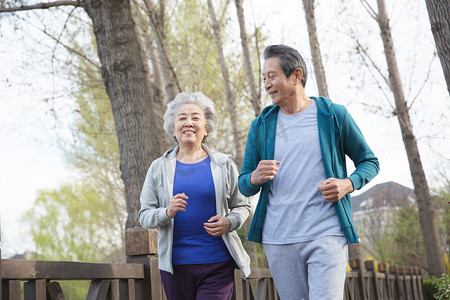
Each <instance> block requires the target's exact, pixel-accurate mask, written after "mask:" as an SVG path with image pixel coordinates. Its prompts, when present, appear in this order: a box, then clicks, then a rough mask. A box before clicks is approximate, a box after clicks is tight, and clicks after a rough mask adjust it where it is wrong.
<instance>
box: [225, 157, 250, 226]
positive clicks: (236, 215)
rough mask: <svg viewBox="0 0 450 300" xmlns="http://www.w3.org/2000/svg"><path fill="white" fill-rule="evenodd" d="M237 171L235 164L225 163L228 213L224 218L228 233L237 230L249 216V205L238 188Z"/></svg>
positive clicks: (229, 161) (230, 161) (231, 162)
mask: <svg viewBox="0 0 450 300" xmlns="http://www.w3.org/2000/svg"><path fill="white" fill-rule="evenodd" d="M238 174H239V173H238V170H237V167H236V164H235V163H234V162H233V161H232V160H231V158H230V159H228V161H227V176H228V178H227V180H226V184H227V189H228V193H227V196H228V197H227V199H226V200H227V203H228V207H229V209H230V213H229V214H228V215H227V216H226V217H227V218H228V219H229V220H230V222H231V227H230V231H233V230H237V229H239V228H240V227H241V226H242V224H244V222H245V220H247V218H248V216H249V214H250V203H249V202H248V199H247V198H246V197H244V196H243V195H242V194H241V193H240V192H239V188H238Z"/></svg>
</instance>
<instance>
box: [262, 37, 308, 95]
mask: <svg viewBox="0 0 450 300" xmlns="http://www.w3.org/2000/svg"><path fill="white" fill-rule="evenodd" d="M271 57H279V58H280V68H281V70H283V72H284V74H285V75H286V77H289V76H291V74H292V72H294V71H295V69H297V68H300V69H301V70H302V71H303V78H302V85H303V87H305V85H306V80H307V79H308V69H307V68H306V63H305V60H304V59H303V57H302V56H301V55H300V53H299V52H298V51H297V50H295V49H294V48H292V47H289V46H286V45H270V46H267V48H266V49H265V50H264V59H268V58H271Z"/></svg>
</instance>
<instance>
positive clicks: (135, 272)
mask: <svg viewBox="0 0 450 300" xmlns="http://www.w3.org/2000/svg"><path fill="white" fill-rule="evenodd" d="M156 238H157V232H156V231H152V230H143V229H132V230H128V231H127V232H126V253H127V263H126V264H103V263H100V264H99V263H81V262H52V261H30V260H8V259H4V260H1V264H0V274H1V279H2V285H1V286H0V296H1V297H0V300H1V299H4V300H8V299H10V300H20V299H21V297H22V296H21V295H23V299H25V300H34V299H37V300H48V299H50V300H53V299H55V300H56V299H58V300H63V299H65V298H64V294H63V291H62V290H61V287H60V285H59V283H58V281H62V280H64V281H66V280H89V281H91V285H90V287H89V290H88V293H87V297H86V299H89V300H94V299H95V300H103V299H105V300H106V299H114V300H115V299H121V300H122V299H126V300H128V299H129V300H150V299H151V300H166V297H165V294H164V289H163V287H162V284H161V278H160V275H159V269H158V256H157V247H156ZM350 266H351V268H352V270H351V271H349V272H347V278H346V282H345V289H344V299H345V300H360V299H361V300H366V299H369V300H372V299H374V300H388V299H389V300H391V299H399V300H410V299H412V300H416V299H417V300H423V291H422V275H421V272H420V270H419V269H417V268H402V267H395V266H391V267H390V268H389V270H387V268H386V265H385V264H379V265H378V272H375V265H374V263H373V261H366V262H365V264H364V267H363V266H362V265H361V264H360V262H359V261H357V260H353V261H351V262H350ZM21 282H23V288H21ZM253 299H258V300H279V296H278V294H277V291H276V288H275V284H274V282H273V279H272V276H271V274H270V272H269V270H267V269H252V274H251V275H250V276H249V278H247V280H243V279H242V278H241V273H240V271H239V270H236V272H235V288H234V292H233V300H253Z"/></svg>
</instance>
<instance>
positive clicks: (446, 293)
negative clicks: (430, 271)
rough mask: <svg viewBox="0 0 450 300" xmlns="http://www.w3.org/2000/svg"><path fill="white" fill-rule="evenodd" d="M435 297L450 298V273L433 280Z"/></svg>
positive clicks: (441, 299) (444, 299)
mask: <svg viewBox="0 0 450 300" xmlns="http://www.w3.org/2000/svg"><path fill="white" fill-rule="evenodd" d="M433 290H434V293H433V297H434V299H436V300H448V299H450V274H442V276H441V278H438V279H435V280H434V281H433Z"/></svg>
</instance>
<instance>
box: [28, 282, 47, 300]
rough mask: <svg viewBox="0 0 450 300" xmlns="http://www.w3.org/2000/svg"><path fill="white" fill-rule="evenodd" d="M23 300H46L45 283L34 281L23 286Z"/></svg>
mask: <svg viewBox="0 0 450 300" xmlns="http://www.w3.org/2000/svg"><path fill="white" fill-rule="evenodd" d="M23 290H24V300H47V282H46V280H45V279H35V280H30V281H27V282H25V283H24V284H23Z"/></svg>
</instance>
